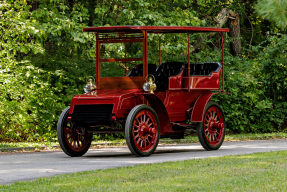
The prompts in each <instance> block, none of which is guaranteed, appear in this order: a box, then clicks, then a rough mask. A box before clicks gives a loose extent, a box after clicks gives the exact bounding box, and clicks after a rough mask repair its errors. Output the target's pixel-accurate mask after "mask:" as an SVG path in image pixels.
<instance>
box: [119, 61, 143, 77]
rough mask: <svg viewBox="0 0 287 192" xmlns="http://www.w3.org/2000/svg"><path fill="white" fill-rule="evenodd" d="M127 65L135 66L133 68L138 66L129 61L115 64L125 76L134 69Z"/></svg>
mask: <svg viewBox="0 0 287 192" xmlns="http://www.w3.org/2000/svg"><path fill="white" fill-rule="evenodd" d="M127 64H130V65H135V66H138V64H136V63H134V62H131V61H119V62H118V63H117V65H118V67H120V68H122V69H124V70H125V73H126V75H127V74H128V72H129V71H130V70H131V69H132V68H134V67H131V66H127Z"/></svg>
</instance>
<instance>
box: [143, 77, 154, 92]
mask: <svg viewBox="0 0 287 192" xmlns="http://www.w3.org/2000/svg"><path fill="white" fill-rule="evenodd" d="M154 81H155V77H154V76H153V75H151V74H150V75H148V76H146V82H145V83H144V84H143V90H145V91H147V92H149V93H151V94H154V91H155V90H156V84H155V83H154Z"/></svg>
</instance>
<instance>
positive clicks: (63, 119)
mask: <svg viewBox="0 0 287 192" xmlns="http://www.w3.org/2000/svg"><path fill="white" fill-rule="evenodd" d="M69 110H70V107H67V108H66V109H65V110H64V111H63V112H62V113H61V115H60V118H59V120H58V125H57V135H58V142H59V144H60V146H61V148H62V150H63V151H64V152H65V153H66V154H67V155H69V156H71V157H79V156H82V155H84V154H85V153H86V152H87V151H88V150H89V148H90V146H91V143H92V136H91V137H86V138H87V143H86V146H85V147H84V149H82V150H81V151H75V150H73V149H72V148H71V147H69V145H68V143H67V141H66V138H65V134H64V126H65V123H66V119H67V117H68V114H69Z"/></svg>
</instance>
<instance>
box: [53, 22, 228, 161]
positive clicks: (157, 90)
mask: <svg viewBox="0 0 287 192" xmlns="http://www.w3.org/2000/svg"><path fill="white" fill-rule="evenodd" d="M83 32H89V33H94V34H95V36H96V42H94V43H95V46H96V77H95V78H94V77H89V78H88V79H87V81H88V82H87V84H86V85H85V87H84V91H85V93H84V94H81V95H76V96H74V97H73V99H72V102H71V105H70V107H68V108H66V109H65V110H64V111H63V112H62V114H61V115H60V118H59V121H58V126H57V134H58V140H59V143H60V146H61V148H62V149H63V151H64V152H65V153H66V154H67V155H69V156H81V155H83V154H85V153H86V152H87V151H88V149H89V147H90V145H91V142H92V138H93V134H102V133H103V134H109V133H124V134H125V139H126V143H127V145H128V148H129V149H130V151H131V152H132V153H133V154H134V155H136V156H149V155H151V154H152V153H153V152H154V151H155V150H156V148H157V145H158V142H159V139H160V138H178V139H180V138H183V137H184V135H185V132H186V131H187V130H190V129H194V130H196V132H197V135H198V138H199V141H200V143H201V145H202V146H203V148H204V149H206V150H217V149H219V148H220V146H221V145H222V143H223V140H224V136H225V127H226V124H225V119H224V114H223V111H222V109H221V108H220V106H219V105H218V104H217V103H215V102H213V101H211V97H212V96H213V95H215V94H222V93H225V92H224V51H223V50H224V49H223V33H224V32H229V29H225V28H208V27H191V26H186V27H178V26H106V27H89V28H84V29H83ZM207 32H209V33H210V32H211V33H217V34H219V35H218V37H219V38H220V47H221V49H222V50H221V51H222V61H220V62H218V61H217V62H204V63H191V61H190V49H191V48H190V47H191V45H190V44H191V43H190V35H193V34H198V33H207ZM170 34H174V35H177V34H181V35H182V36H184V35H186V36H184V37H185V38H186V43H187V44H186V49H187V57H186V61H185V62H179V61H173V62H171V61H169V62H162V61H161V59H162V56H161V37H162V35H170ZM150 35H153V37H158V41H157V42H158V49H157V50H158V52H153V53H150V52H148V45H149V36H150ZM156 44H157V43H156ZM155 47H156V48H157V46H155ZM115 49H117V51H114V50H115ZM151 54H153V55H154V54H156V55H157V57H156V58H158V62H157V64H158V65H155V64H152V63H149V58H148V57H149V56H150V55H151ZM111 69H112V70H111Z"/></svg>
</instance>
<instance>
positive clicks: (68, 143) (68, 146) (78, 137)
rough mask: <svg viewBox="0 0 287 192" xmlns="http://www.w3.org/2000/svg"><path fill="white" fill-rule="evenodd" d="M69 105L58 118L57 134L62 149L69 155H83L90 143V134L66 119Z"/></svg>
mask: <svg viewBox="0 0 287 192" xmlns="http://www.w3.org/2000/svg"><path fill="white" fill-rule="evenodd" d="M69 110H70V107H67V108H66V109H65V110H64V111H63V112H62V114H61V116H60V118H59V120H58V126H57V135H58V141H59V144H60V146H61V148H62V150H63V151H64V152H65V153H66V154H67V155H69V156H71V157H78V156H82V155H84V154H85V153H86V152H87V151H88V150H89V148H90V145H91V143H92V134H87V133H86V131H85V128H83V127H77V126H76V125H75V124H74V123H73V122H71V120H69V119H68V115H69Z"/></svg>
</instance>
